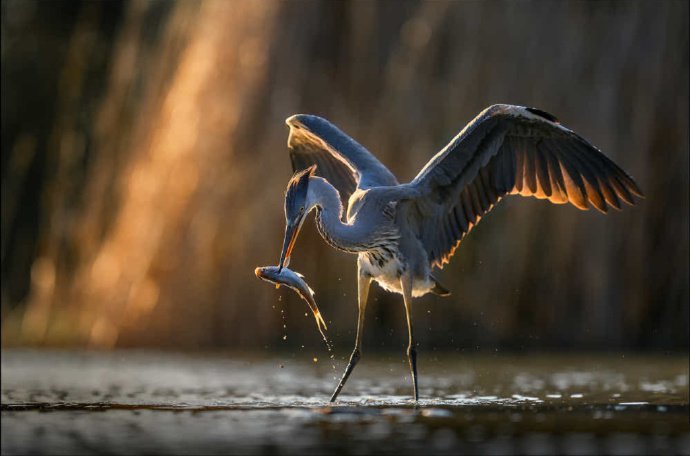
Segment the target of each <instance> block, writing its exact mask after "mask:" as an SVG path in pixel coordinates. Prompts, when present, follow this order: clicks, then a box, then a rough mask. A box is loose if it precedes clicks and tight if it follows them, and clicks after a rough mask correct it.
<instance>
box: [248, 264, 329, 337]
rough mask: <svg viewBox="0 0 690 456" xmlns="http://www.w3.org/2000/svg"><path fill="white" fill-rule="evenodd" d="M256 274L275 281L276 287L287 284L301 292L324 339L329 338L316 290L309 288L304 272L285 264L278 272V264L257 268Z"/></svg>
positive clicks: (268, 280) (267, 280) (263, 278)
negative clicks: (317, 300) (316, 299)
mask: <svg viewBox="0 0 690 456" xmlns="http://www.w3.org/2000/svg"><path fill="white" fill-rule="evenodd" d="M254 274H256V276H257V277H258V278H260V279H261V280H265V281H266V282H271V283H274V284H275V285H276V288H280V286H281V285H285V286H286V287H288V288H292V289H293V290H295V291H296V292H297V294H299V295H300V296H301V297H302V299H304V300H305V301H306V302H307V304H309V308H310V309H311V311H312V313H313V314H314V318H315V319H316V326H317V327H318V328H319V332H320V333H321V336H322V337H323V338H324V340H327V339H326V336H325V334H324V333H323V330H326V329H328V328H327V327H326V322H325V321H324V319H323V317H322V316H321V312H319V308H318V307H317V306H316V301H315V300H314V294H315V293H314V290H312V289H311V288H309V285H307V282H305V281H304V276H303V275H302V274H300V273H298V272H295V271H293V270H291V269H288V268H287V267H285V266H283V269H281V270H280V272H278V266H264V267H262V268H256V269H255V270H254ZM322 327H323V329H322Z"/></svg>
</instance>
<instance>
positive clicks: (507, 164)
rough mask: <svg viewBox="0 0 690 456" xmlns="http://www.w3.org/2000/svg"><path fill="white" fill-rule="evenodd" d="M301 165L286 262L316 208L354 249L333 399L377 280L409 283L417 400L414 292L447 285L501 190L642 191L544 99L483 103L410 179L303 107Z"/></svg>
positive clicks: (324, 225)
mask: <svg viewBox="0 0 690 456" xmlns="http://www.w3.org/2000/svg"><path fill="white" fill-rule="evenodd" d="M286 123H287V125H288V127H289V128H290V132H289V138H288V149H289V153H290V158H291V161H292V167H293V171H294V172H295V174H294V175H293V176H292V178H291V179H290V181H289V183H288V186H287V191H286V193H285V218H286V228H285V239H284V242H283V248H282V252H281V255H280V265H279V268H282V267H283V266H286V265H288V263H289V260H290V254H291V252H292V250H293V247H294V245H295V240H296V238H297V235H298V234H299V231H300V228H301V226H302V223H303V222H304V220H305V218H306V216H307V214H308V213H310V212H311V211H312V210H313V209H315V211H316V216H315V219H316V226H317V228H318V231H319V233H320V234H321V236H322V237H323V239H324V240H325V241H326V242H327V243H328V244H330V245H331V246H333V247H335V248H336V249H339V250H343V251H345V252H349V253H353V254H357V269H358V281H357V284H358V287H357V288H358V301H357V304H358V311H359V314H358V318H357V333H356V337H355V348H354V350H353V352H352V354H351V356H350V359H349V362H348V364H347V367H346V369H345V372H344V373H343V376H342V379H341V380H340V382H339V383H338V385H337V387H336V389H335V391H334V393H333V395H332V397H331V402H333V401H335V400H336V398H337V397H338V394H339V393H340V391H341V389H342V388H343V386H344V385H345V382H346V381H347V379H348V378H349V376H350V374H351V373H352V370H353V369H354V367H355V365H356V364H357V362H358V361H359V359H360V356H361V345H362V328H363V325H364V313H365V309H366V306H367V297H368V292H369V287H370V284H371V281H372V280H375V281H376V282H378V284H379V285H380V286H381V287H383V288H384V289H386V290H388V291H392V292H395V293H400V294H402V297H403V303H404V305H405V314H406V317H407V330H408V340H409V342H408V346H407V358H408V362H409V367H410V373H411V376H412V385H413V388H414V399H415V401H417V400H418V398H419V392H418V386H417V351H416V347H415V339H414V332H413V325H412V319H411V317H410V306H411V304H412V298H414V297H418V296H422V295H424V294H426V293H429V292H432V293H436V294H439V295H448V294H449V292H448V291H447V290H446V289H445V288H444V287H443V286H441V285H440V284H439V282H438V281H437V280H436V278H435V277H434V275H433V274H432V269H433V268H442V267H443V266H444V264H446V263H447V262H448V261H449V260H450V258H451V256H452V255H453V253H454V252H455V250H456V249H457V247H458V246H459V244H460V242H461V241H462V239H463V238H464V237H465V236H466V235H467V234H468V233H469V232H470V230H471V229H472V228H473V227H474V226H476V225H477V223H479V221H480V220H481V218H482V217H483V216H484V214H486V213H487V212H488V211H490V210H491V209H492V208H493V207H494V206H495V205H496V204H497V203H498V202H499V201H500V200H501V199H502V198H503V197H505V196H508V195H521V196H533V197H536V198H539V199H547V200H549V201H550V202H552V203H556V204H564V203H571V204H572V205H574V206H575V207H577V208H578V209H582V210H587V209H588V208H589V206H590V205H591V206H593V207H594V208H596V209H598V210H599V211H601V212H602V213H606V212H607V209H608V208H609V207H613V208H615V209H621V206H622V203H627V204H630V205H633V204H634V203H635V199H634V197H635V196H638V197H642V196H643V195H642V191H641V190H640V189H639V187H638V186H637V184H636V183H635V181H634V180H633V179H632V178H631V177H630V176H629V175H628V174H626V173H625V172H624V171H623V170H622V169H621V168H619V167H618V166H617V165H616V164H615V163H614V162H613V161H612V160H610V159H609V158H608V157H606V156H605V155H604V154H603V153H602V152H601V151H599V150H598V149H597V148H596V147H594V146H593V145H591V144H590V143H589V142H588V141H587V140H585V139H584V138H582V137H581V136H580V135H578V134H577V133H575V132H574V131H572V130H570V129H568V128H566V127H565V126H563V125H562V124H561V123H560V122H559V121H558V120H557V119H556V117H554V116H553V115H551V114H549V113H547V112H544V111H541V110H539V109H536V108H529V107H523V106H514V105H506V104H497V105H493V106H490V107H488V108H487V109H485V110H484V111H482V112H481V113H480V114H479V115H478V116H477V117H476V118H475V119H474V120H472V121H471V122H470V123H469V124H468V125H467V126H466V127H465V128H464V129H463V130H462V131H461V132H460V133H459V134H458V135H457V136H456V137H455V138H453V139H452V140H451V142H450V143H449V144H448V145H447V146H446V147H445V148H443V149H442V150H441V151H440V152H438V153H437V154H436V155H435V156H434V157H433V158H431V160H430V161H429V162H428V163H427V164H426V165H425V166H424V168H422V170H421V171H420V172H419V174H418V175H417V176H416V177H415V178H414V179H413V180H412V181H410V182H408V183H404V184H400V183H399V182H398V181H397V179H396V178H395V176H394V175H393V174H392V173H391V172H390V171H389V170H388V169H387V168H386V167H385V166H384V165H383V164H382V163H381V162H380V161H379V160H377V159H376V157H374V155H372V154H371V153H370V152H369V151H368V150H366V149H365V148H364V147H363V146H361V145H360V144H358V143H357V142H356V141H355V140H353V139H352V138H350V137H349V136H348V135H346V134H345V133H343V132H342V131H341V130H340V129H338V128H337V127H336V126H335V125H333V124H332V123H330V122H329V121H327V120H325V119H323V118H321V117H317V116H314V115H306V114H297V115H293V116H291V117H289V118H288V119H287V120H286Z"/></svg>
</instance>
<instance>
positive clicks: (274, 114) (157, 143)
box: [2, 0, 689, 352]
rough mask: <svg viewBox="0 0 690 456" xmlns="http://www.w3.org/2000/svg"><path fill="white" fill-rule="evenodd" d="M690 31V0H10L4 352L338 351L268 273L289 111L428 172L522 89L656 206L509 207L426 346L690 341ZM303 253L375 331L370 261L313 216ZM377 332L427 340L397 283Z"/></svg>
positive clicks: (478, 244)
mask: <svg viewBox="0 0 690 456" xmlns="http://www.w3.org/2000/svg"><path fill="white" fill-rule="evenodd" d="M688 42H689V40H688V2H686V1H649V2H640V1H625V2H624V1H617V2H579V1H578V2H500V1H491V2H473V1H467V2H460V1H458V2H441V1H434V2H428V3H427V2H417V1H405V2H398V1H379V2H373V1H372V2H367V1H362V2H311V1H300V2H292V1H286V2H263V1H262V2H259V1H251V2H250V1H239V0H234V1H218V2H212V1H204V2H192V1H188V2H175V3H174V2H164V1H146V2H142V1H131V2H108V1H104V2H100V1H99V2H92V1H82V2H80V1H70V2H62V1H50V2H48V1H43V2H35V1H26V0H3V1H2V329H3V331H2V333H3V334H2V343H3V346H6V347H7V346H17V345H35V346H91V347H104V348H109V347H113V346H122V347H132V346H145V347H163V348H181V349H211V348H223V349H225V348H234V349H255V350H263V351H265V350H274V349H276V350H278V349H281V348H285V349H291V350H292V349H294V348H296V347H299V346H301V345H304V344H312V345H313V344H315V343H318V335H317V332H316V330H315V328H314V322H313V319H312V317H311V316H309V317H305V316H304V312H305V311H306V310H307V308H306V306H305V305H304V303H302V302H300V300H299V298H298V297H297V296H295V295H293V294H292V293H291V292H289V291H284V289H281V290H280V291H277V290H275V289H274V288H272V287H270V286H267V285H266V284H265V283H263V282H260V281H258V280H257V279H256V278H255V277H254V274H253V270H254V268H255V267H256V266H260V265H267V264H275V263H276V262H277V260H278V255H279V249H280V246H281V242H282V234H283V229H284V218H283V212H282V203H283V200H282V198H283V191H284V188H285V185H286V183H287V180H288V178H289V177H290V175H291V168H290V164H289V159H288V155H287V150H286V146H285V143H286V139H287V128H286V127H285V125H284V119H285V118H286V117H288V116H289V115H291V114H294V113H298V112H306V113H313V114H318V115H322V116H325V117H327V118H329V119H330V120H332V121H333V122H335V123H336V124H337V125H339V126H341V127H342V128H343V130H344V131H346V132H347V133H349V134H351V135H352V136H353V137H354V138H356V139H357V140H358V141H360V142H361V143H362V144H364V145H365V146H366V147H368V148H369V149H370V150H371V151H372V152H374V153H375V154H376V155H377V156H378V157H380V158H381V160H382V161H383V162H384V163H385V164H386V165H388V166H389V167H390V168H391V169H392V171H393V172H394V173H395V174H396V175H397V176H398V178H399V179H400V181H407V180H409V179H411V178H412V177H413V176H414V175H415V174H416V173H417V171H418V170H419V169H420V168H421V167H422V166H423V164H424V163H425V162H426V161H427V160H428V159H429V158H430V157H431V156H432V155H433V154H434V153H435V152H436V151H437V150H439V149H440V148H441V147H443V146H444V145H445V144H446V143H447V142H448V141H449V140H450V139H451V138H452V137H453V136H454V135H455V134H456V133H457V132H458V131H459V130H460V129H461V128H462V127H463V126H464V125H465V124H466V123H467V122H468V121H470V120H471V119H472V118H473V117H474V116H475V115H476V114H477V113H478V112H479V111H481V110H482V109H483V108H485V107H486V106H488V105H490V104H493V103H511V104H522V105H528V106H536V107H538V108H540V109H543V110H545V111H548V112H551V113H553V114H555V115H556V116H557V117H559V118H560V119H561V121H562V122H563V123H564V124H565V125H566V126H568V127H570V128H572V129H574V130H575V131H577V132H579V133H580V134H582V135H583V136H584V137H586V138H587V139H589V140H590V141H591V142H592V143H593V144H595V145H597V146H598V147H599V148H601V150H602V151H604V152H605V153H606V154H607V155H608V156H610V157H611V158H613V159H614V160H615V161H616V162H617V163H618V164H619V165H620V166H621V167H622V168H624V169H625V170H626V171H627V172H628V173H629V174H631V175H632V176H634V178H635V179H636V180H637V182H638V183H639V185H640V187H641V188H642V189H643V191H644V192H645V194H646V199H644V200H642V201H641V202H640V203H639V204H638V205H637V206H635V207H632V208H630V207H628V208H626V209H625V210H624V211H622V212H615V211H614V212H613V213H611V214H610V215H608V216H602V215H600V214H598V213H595V212H593V211H590V212H581V211H579V210H577V209H575V208H574V207H571V206H567V207H566V206H554V205H550V204H547V203H545V202H543V201H537V200H532V199H526V198H519V197H511V198H508V199H507V200H504V201H503V202H502V203H501V204H500V205H499V206H498V207H497V208H496V209H495V210H494V211H493V212H492V213H491V214H490V215H489V216H487V217H486V220H485V221H484V222H483V223H481V224H480V225H479V226H478V227H477V228H476V229H475V230H474V231H473V232H472V233H471V234H470V235H469V236H468V237H467V238H466V239H465V240H464V241H463V244H462V246H461V247H460V249H459V250H458V251H457V252H456V254H455V257H454V259H453V261H452V263H451V264H450V265H448V266H446V268H445V269H444V270H443V271H442V272H440V273H439V274H438V275H439V277H440V279H441V281H442V283H444V284H445V285H446V286H447V287H449V288H450V289H451V290H452V291H453V295H452V296H451V297H450V298H445V299H442V298H438V297H435V296H427V297H424V298H422V299H419V300H417V301H416V306H415V307H414V311H413V318H414V321H415V323H416V332H417V337H418V340H419V342H420V344H421V349H422V350H424V349H426V350H429V349H432V350H436V349H438V350H458V351H466V352H472V351H475V350H483V351H494V350H504V349H510V350H518V351H522V350H528V349H569V350H583V349H601V350H619V349H620V350H650V349H653V350H665V351H687V349H688V300H689V299H688V298H689V293H688V282H689V279H688V157H689V147H688V67H689V62H688V52H689V45H688ZM291 266H292V267H293V268H294V269H296V270H298V271H300V272H302V273H304V274H305V275H306V277H307V279H308V281H309V283H310V285H311V286H312V288H314V289H315V290H316V292H317V295H316V298H317V302H318V303H319V306H320V308H321V311H322V312H323V313H324V315H325V317H326V319H327V321H329V323H330V324H329V329H330V335H331V336H333V337H334V339H335V340H336V342H339V343H341V345H340V346H341V347H342V346H346V345H348V344H351V343H353V339H354V328H355V322H356V301H355V300H356V281H355V269H356V266H355V261H354V257H353V256H350V255H347V254H343V253H339V252H336V251H334V250H333V249H331V248H330V247H328V246H327V245H326V244H325V243H324V242H323V241H322V240H321V239H320V238H319V236H318V234H317V232H316V230H315V229H314V227H313V223H311V222H309V223H307V224H306V225H305V229H304V230H303V231H302V234H301V236H300V239H299V240H298V243H297V246H296V249H295V253H294V255H293V260H292V263H291ZM281 309H282V310H284V312H285V314H284V315H285V318H284V319H283V318H281V312H280V311H281ZM284 322H285V324H286V326H287V328H286V329H285V330H284V329H283V328H282V325H283V324H284ZM283 335H288V338H287V340H286V341H283V337H282V336H283ZM364 344H365V350H376V349H382V350H384V349H392V350H399V349H400V348H401V347H404V346H405V344H406V329H405V323H404V312H403V306H402V300H401V298H400V296H397V295H391V294H388V293H386V292H384V291H382V290H381V289H378V288H377V287H376V286H374V287H373V289H372V293H371V294H370V305H369V308H368V314H367V323H366V325H365V340H364Z"/></svg>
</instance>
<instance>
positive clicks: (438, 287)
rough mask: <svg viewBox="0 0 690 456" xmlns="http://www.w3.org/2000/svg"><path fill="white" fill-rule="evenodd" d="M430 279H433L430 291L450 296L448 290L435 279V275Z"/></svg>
mask: <svg viewBox="0 0 690 456" xmlns="http://www.w3.org/2000/svg"><path fill="white" fill-rule="evenodd" d="M431 280H433V281H434V286H433V287H432V288H431V292H432V293H433V294H436V295H439V296H450V291H449V290H448V289H447V288H446V287H444V286H443V285H441V284H440V283H439V281H438V280H436V277H434V276H431Z"/></svg>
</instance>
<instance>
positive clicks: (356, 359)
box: [331, 348, 361, 402]
mask: <svg viewBox="0 0 690 456" xmlns="http://www.w3.org/2000/svg"><path fill="white" fill-rule="evenodd" d="M360 357H361V355H360V352H359V348H355V350H354V351H353V352H352V354H351V355H350V361H349V362H348V363H347V367H346V368H345V373H344V374H343V378H341V379H340V383H338V386H337V388H336V389H335V391H334V392H333V396H331V402H335V400H336V399H337V398H338V394H340V390H341V389H343V386H345V382H346V381H347V379H348V377H350V374H351V373H352V369H354V368H355V366H356V365H357V363H358V362H359V358H360Z"/></svg>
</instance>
